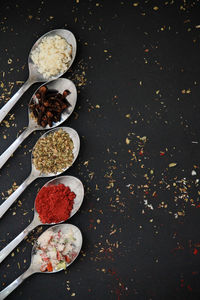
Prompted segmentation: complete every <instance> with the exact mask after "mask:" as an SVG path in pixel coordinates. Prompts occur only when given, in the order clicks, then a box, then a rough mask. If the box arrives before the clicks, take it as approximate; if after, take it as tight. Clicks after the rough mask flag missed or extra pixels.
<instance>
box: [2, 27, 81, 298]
mask: <svg viewBox="0 0 200 300" xmlns="http://www.w3.org/2000/svg"><path fill="white" fill-rule="evenodd" d="M53 35H60V36H61V37H63V38H65V39H66V40H67V41H68V43H70V44H71V45H72V59H71V61H70V63H69V65H68V67H67V68H66V70H65V72H66V71H67V70H68V69H69V68H70V66H71V65H72V63H73V61H74V58H75V55H76V39H75V37H74V35H73V34H72V33H71V32H70V31H68V30H65V29H58V30H52V31H50V32H48V33H46V34H45V35H43V36H42V37H41V38H40V39H39V40H38V41H37V42H36V43H35V44H34V46H33V47H32V49H31V51H33V50H34V49H35V48H36V47H37V46H38V44H39V43H40V41H41V40H42V39H43V38H44V37H45V36H53ZM30 53H31V52H30ZM28 66H29V78H28V80H27V81H26V82H25V84H24V85H23V86H22V87H21V88H20V90H19V91H18V92H17V93H16V94H15V95H14V96H13V97H12V98H11V99H10V100H9V101H8V103H7V104H6V105H4V107H3V108H2V109H1V110H0V122H1V121H2V120H3V119H4V117H5V116H6V115H7V113H8V112H9V111H10V110H11V108H12V107H13V106H14V105H15V104H16V102H17V101H18V100H19V98H20V97H21V96H22V94H23V93H24V92H25V91H26V90H27V89H28V88H29V87H30V85H32V84H33V83H35V82H46V84H45V85H46V86H47V88H48V89H53V90H57V91H58V92H59V93H61V94H62V93H63V91H64V90H69V91H70V95H69V96H68V101H69V103H70V106H69V108H68V109H67V110H66V111H64V112H63V113H62V115H61V119H60V121H59V122H56V123H53V126H51V127H49V125H47V126H46V127H45V128H43V127H42V126H40V125H38V124H37V123H36V120H34V119H33V118H31V117H30V111H29V109H28V115H29V124H28V127H27V128H26V130H25V131H24V132H23V133H22V134H21V135H20V136H19V137H18V138H17V139H16V140H15V141H14V142H13V143H12V145H11V146H10V147H9V148H8V149H7V150H6V151H5V152H4V153H3V154H2V155H1V156H0V169H1V168H2V166H3V165H4V164H5V163H6V161H7V160H8V159H9V158H10V156H11V155H12V154H13V153H14V151H15V150H16V149H17V148H18V147H19V145H20V144H21V143H22V142H23V140H24V139H25V138H26V137H28V136H29V135H30V134H31V133H32V132H33V131H35V130H44V129H45V130H47V129H51V130H49V131H48V132H47V133H45V134H43V135H42V136H41V137H40V139H41V138H44V137H46V136H47V135H48V134H50V133H51V134H52V133H53V132H55V131H57V130H59V129H62V130H64V131H66V132H67V133H68V134H69V136H70V138H71V139H72V141H73V145H74V148H73V161H72V163H71V164H70V165H69V166H68V167H66V168H65V169H63V170H62V171H61V172H59V173H56V174H54V173H48V174H43V173H41V172H40V171H38V170H37V169H36V168H35V165H34V163H33V155H32V160H31V161H32V170H31V173H30V175H29V176H28V178H27V179H26V180H25V181H24V182H23V183H22V184H21V185H20V186H19V187H18V189H17V190H16V191H15V192H14V193H12V194H11V196H9V197H8V198H7V199H6V200H5V201H4V202H3V204H1V205H0V218H1V217H2V216H3V215H4V213H5V212H6V211H7V210H8V209H9V207H10V206H11V205H12V204H13V202H14V201H15V200H16V199H17V198H18V197H19V196H20V195H21V193H22V192H23V191H24V190H25V189H26V187H27V186H28V185H29V184H30V183H31V182H32V181H34V180H35V179H36V178H39V177H52V176H57V175H60V174H62V173H63V172H65V171H66V170H67V169H68V168H69V167H70V166H72V164H73V163H74V161H75V160H76V158H77V156H78V153H79V149H80V139H79V136H78V133H77V132H76V131H75V130H74V129H72V128H70V127H59V128H55V127H57V126H59V125H61V124H62V123H63V122H64V121H65V120H66V119H67V118H68V117H69V116H70V115H71V113H72V112H73V110H74V107H75V105H76V100H77V90H76V87H75V85H74V84H73V82H72V81H70V80H68V79H65V78H59V77H60V76H62V75H63V74H64V73H65V72H63V73H60V74H57V76H53V77H51V78H48V80H46V79H45V78H44V77H43V75H42V74H40V73H39V72H38V70H37V67H36V66H35V65H34V64H33V61H32V59H31V55H30V54H29V58H28ZM39 88H40V87H39ZM39 88H38V89H37V91H38V90H39ZM37 91H36V92H35V93H34V94H33V96H32V98H34V97H35V95H36V93H37ZM32 98H31V99H32ZM40 139H39V140H40ZM39 140H38V141H39ZM38 141H37V142H38ZM36 144H37V143H36ZM33 150H34V148H33ZM60 183H61V184H64V185H65V186H69V187H70V189H72V190H73V192H74V193H75V194H76V198H75V199H74V206H73V209H72V211H71V213H70V218H71V217H72V216H73V215H74V214H75V213H76V212H77V211H78V209H79V208H80V206H81V204H82V201H83V198H84V188H83V184H82V183H81V181H80V180H79V179H78V178H76V177H73V176H61V177H57V178H54V179H53V180H50V181H48V182H47V183H46V184H45V185H44V186H49V185H58V184H60ZM64 221H66V220H63V221H62V222H64ZM62 222H60V223H62ZM53 224H55V223H53ZM53 224H44V223H42V222H41V221H40V218H39V215H38V212H37V210H36V209H35V207H34V217H33V220H32V222H31V223H30V224H29V225H28V226H27V228H26V229H25V230H23V231H22V232H21V233H20V234H19V235H18V236H17V237H16V238H15V239H14V240H13V241H11V242H10V243H9V244H8V245H7V246H6V247H5V248H4V249H2V250H1V251H0V263H1V262H2V261H3V260H4V259H5V258H6V257H7V256H8V255H9V254H10V253H11V252H12V251H13V249H14V248H15V247H16V246H17V245H18V244H19V243H20V242H21V241H22V240H23V239H24V238H25V237H26V236H27V235H28V233H29V232H30V231H32V230H33V229H34V228H35V227H37V226H39V225H53ZM69 228H72V229H73V230H74V231H75V233H76V237H77V239H78V240H79V248H78V249H77V255H76V256H75V257H74V258H73V260H72V261H71V263H72V262H73V261H74V260H75V259H76V257H77V256H78V254H79V252H80V249H81V246H82V234H81V232H80V230H79V229H78V228H77V227H76V226H74V225H71V224H59V225H56V226H53V227H50V228H49V229H47V230H53V231H59V230H62V231H64V232H65V231H67V230H69ZM36 244H37V241H36V242H35V244H34V246H33V250H32V257H33V255H34V250H35V248H36ZM71 263H70V264H71ZM68 265H69V264H68ZM60 270H62V269H60ZM60 270H59V271H60ZM36 272H41V271H40V267H39V266H37V265H34V264H33V261H32V259H31V265H30V267H29V268H28V270H27V271H26V272H25V273H24V274H22V275H21V276H20V277H18V278H17V279H16V280H15V281H14V282H12V283H11V284H10V285H9V286H7V287H6V288H5V289H4V290H2V291H1V292H0V300H3V299H5V298H6V297H7V296H8V295H9V294H10V293H11V292H12V291H13V290H14V289H15V288H16V287H17V286H18V285H19V284H21V283H22V281H23V280H24V279H25V278H27V277H28V276H30V275H31V274H33V273H36ZM54 272H58V270H53V271H52V272H48V273H54Z"/></svg>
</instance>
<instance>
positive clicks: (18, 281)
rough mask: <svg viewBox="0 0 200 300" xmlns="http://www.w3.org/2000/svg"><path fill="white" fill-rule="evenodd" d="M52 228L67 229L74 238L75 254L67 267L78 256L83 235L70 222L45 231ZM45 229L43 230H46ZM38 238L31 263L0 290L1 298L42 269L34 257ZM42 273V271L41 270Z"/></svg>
mask: <svg viewBox="0 0 200 300" xmlns="http://www.w3.org/2000/svg"><path fill="white" fill-rule="evenodd" d="M49 230H52V231H54V232H55V233H56V232H58V231H60V230H61V232H63V233H68V232H69V231H72V232H73V236H74V237H75V239H76V255H75V256H74V257H73V259H72V260H71V262H70V263H68V264H67V267H68V266H70V265H71V264H72V263H73V262H74V260H75V259H76V258H77V257H78V255H79V253H80V250H81V247H82V242H83V237H82V234H81V231H80V230H79V228H78V227H76V226H74V225H72V224H60V225H55V226H52V227H50V228H49V229H47V230H46V231H49ZM46 231H45V232H46ZM45 232H43V233H42V234H41V235H40V237H39V238H38V240H39V239H40V238H41V237H42V235H43V234H44V233H45ZM38 240H37V241H36V242H35V243H34V246H33V249H32V255H31V265H30V267H29V268H28V270H26V271H25V272H24V273H23V274H22V275H20V276H19V277H18V278H17V279H16V280H15V281H13V282H12V283H11V284H10V285H9V286H7V287H6V288H5V289H3V290H2V291H1V292H0V299H1V300H3V299H5V298H6V297H7V296H8V295H9V294H10V293H11V292H12V291H14V290H15V289H16V288H17V287H18V286H19V285H20V284H21V283H22V282H23V281H24V279H26V278H27V277H29V276H30V275H32V274H34V273H41V272H42V271H41V270H40V265H39V264H38V262H37V259H35V258H36V253H37V246H38ZM62 270H63V268H60V269H59V270H57V269H53V270H52V272H45V273H57V272H59V271H62ZM42 273H44V272H42Z"/></svg>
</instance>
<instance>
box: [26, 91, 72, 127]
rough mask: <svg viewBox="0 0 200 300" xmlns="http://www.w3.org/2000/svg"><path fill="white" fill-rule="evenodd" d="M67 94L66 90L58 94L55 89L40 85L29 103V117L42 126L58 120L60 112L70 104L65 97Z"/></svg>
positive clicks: (68, 92) (50, 124)
mask: <svg viewBox="0 0 200 300" xmlns="http://www.w3.org/2000/svg"><path fill="white" fill-rule="evenodd" d="M69 94H70V91H68V90H65V91H64V92H63V94H60V93H58V91H56V90H49V89H48V88H47V87H46V86H45V85H43V86H41V87H40V88H39V90H38V91H37V93H36V95H35V97H34V98H32V100H31V102H30V104H29V108H30V111H31V117H32V118H35V119H36V121H37V124H38V125H40V126H42V127H43V128H44V127H46V126H47V124H48V125H49V126H50V127H51V126H52V124H53V122H55V123H56V122H58V121H60V118H61V114H62V112H63V111H64V110H65V109H67V108H68V107H69V106H70V103H69V102H68V100H67V99H66V97H67V96H68V95H69Z"/></svg>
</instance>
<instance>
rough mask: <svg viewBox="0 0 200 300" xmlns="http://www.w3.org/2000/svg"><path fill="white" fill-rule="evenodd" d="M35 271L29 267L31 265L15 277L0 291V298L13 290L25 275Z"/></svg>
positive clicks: (1, 299)
mask: <svg viewBox="0 0 200 300" xmlns="http://www.w3.org/2000/svg"><path fill="white" fill-rule="evenodd" d="M34 273H35V271H34V270H33V269H32V268H31V266H30V267H29V268H28V269H27V270H26V271H25V272H24V273H23V274H22V275H20V276H19V277H18V278H17V279H15V280H14V281H13V282H12V283H11V284H9V285H8V286H7V287H6V288H5V289H3V290H2V291H1V292H0V300H3V299H5V298H6V297H7V296H8V295H10V293H12V291H14V290H15V289H16V288H17V287H18V286H19V285H20V284H21V283H22V282H23V281H24V279H26V278H27V277H29V276H30V275H32V274H34Z"/></svg>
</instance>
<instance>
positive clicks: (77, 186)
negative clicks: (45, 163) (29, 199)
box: [0, 176, 84, 263]
mask: <svg viewBox="0 0 200 300" xmlns="http://www.w3.org/2000/svg"><path fill="white" fill-rule="evenodd" d="M58 184H64V185H65V186H69V188H70V190H71V191H72V192H74V193H75V194H76V197H75V199H74V205H73V209H72V210H71V213H70V216H69V218H68V219H70V218H71V217H73V216H74V215H75V213H76V212H77V211H78V210H79V208H80V207H81V204H82V202H83V198H84V187H83V184H82V182H81V181H80V180H79V179H78V178H76V177H73V176H60V177H57V178H54V179H52V180H50V181H48V182H47V183H45V185H43V187H47V186H55V185H58ZM43 187H42V188H43ZM42 188H41V189H42ZM68 219H67V220H68ZM65 221H66V220H62V221H61V222H59V223H42V222H41V220H40V217H39V214H38V212H37V210H36V208H35V205H34V217H33V220H32V222H31V223H30V224H29V225H28V227H27V228H26V229H24V230H23V231H22V232H21V233H20V234H19V235H18V236H17V237H16V238H15V239H14V240H12V241H11V242H10V243H9V244H8V245H7V246H6V247H5V248H3V249H2V250H1V251H0V263H1V262H2V261H3V260H4V259H5V258H6V257H7V256H8V255H9V254H10V253H11V252H12V251H13V250H14V248H15V247H17V246H18V245H19V243H20V242H21V241H22V240H23V239H24V238H25V237H26V236H27V235H28V234H29V232H30V231H32V230H33V229H34V228H36V227H37V226H39V225H54V224H60V223H62V222H65Z"/></svg>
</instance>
